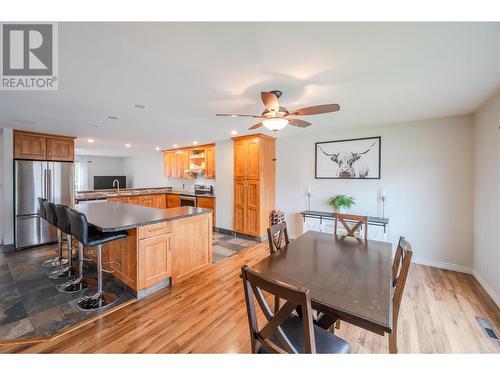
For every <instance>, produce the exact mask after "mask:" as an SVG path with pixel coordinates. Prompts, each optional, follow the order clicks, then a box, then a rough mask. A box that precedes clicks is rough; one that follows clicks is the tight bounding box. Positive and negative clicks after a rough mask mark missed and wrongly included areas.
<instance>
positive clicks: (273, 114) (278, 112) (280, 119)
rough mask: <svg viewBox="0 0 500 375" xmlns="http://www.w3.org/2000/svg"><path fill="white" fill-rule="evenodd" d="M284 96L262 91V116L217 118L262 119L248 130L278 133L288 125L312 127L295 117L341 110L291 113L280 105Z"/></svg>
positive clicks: (327, 108)
mask: <svg viewBox="0 0 500 375" xmlns="http://www.w3.org/2000/svg"><path fill="white" fill-rule="evenodd" d="M282 94H283V93H282V92H281V91H279V90H273V91H269V92H266V91H262V92H261V93H260V96H261V98H262V102H263V103H264V106H265V107H266V109H265V110H264V112H262V114H261V115H238V114H231V113H217V115H216V116H229V117H252V118H261V119H263V120H262V121H261V122H259V123H257V124H255V125H253V126H251V127H250V128H248V130H254V129H257V128H260V127H261V126H264V127H265V128H267V129H269V130H272V131H278V130H281V129H283V128H284V127H285V126H287V125H292V126H297V127H299V128H307V127H308V126H310V125H312V124H311V123H310V122H307V121H304V120H300V119H297V118H294V117H295V116H309V115H319V114H322V113H329V112H337V111H339V110H340V106H339V105H338V104H322V105H315V106H312V107H305V108H301V109H296V110H294V111H289V110H288V109H286V108H285V107H282V106H280V104H279V101H278V99H279V97H280V96H281V95H282Z"/></svg>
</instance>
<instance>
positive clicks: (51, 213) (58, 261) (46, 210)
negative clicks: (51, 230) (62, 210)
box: [38, 198, 68, 268]
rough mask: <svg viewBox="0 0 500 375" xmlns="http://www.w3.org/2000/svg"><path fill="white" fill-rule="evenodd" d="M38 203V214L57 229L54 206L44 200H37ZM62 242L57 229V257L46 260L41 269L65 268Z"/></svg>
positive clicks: (65, 260) (66, 260)
mask: <svg viewBox="0 0 500 375" xmlns="http://www.w3.org/2000/svg"><path fill="white" fill-rule="evenodd" d="M38 203H39V204H41V208H40V214H41V215H44V217H43V218H44V219H45V220H46V221H47V222H48V223H49V224H51V225H53V226H55V227H56V228H57V214H56V205H55V204H54V203H51V202H49V201H48V200H47V199H44V198H38ZM62 242H63V241H62V235H61V230H60V229H59V228H57V257H55V258H54V259H49V260H46V261H45V262H43V263H42V264H41V266H42V267H44V268H49V267H59V266H65V265H66V264H67V263H68V259H64V258H63V256H62V251H63V249H62Z"/></svg>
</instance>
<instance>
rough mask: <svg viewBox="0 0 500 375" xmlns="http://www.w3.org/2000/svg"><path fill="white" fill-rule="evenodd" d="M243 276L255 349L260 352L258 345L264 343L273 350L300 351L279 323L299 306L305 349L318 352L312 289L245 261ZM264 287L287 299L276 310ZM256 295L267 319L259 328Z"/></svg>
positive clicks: (275, 351)
mask: <svg viewBox="0 0 500 375" xmlns="http://www.w3.org/2000/svg"><path fill="white" fill-rule="evenodd" d="M241 277H242V279H243V288H244V291H245V302H246V306H247V313H248V321H249V327H250V337H251V341H252V352H253V353H257V352H258V350H259V348H260V347H261V346H264V347H265V348H266V349H267V350H268V351H269V352H272V353H297V350H296V348H295V347H294V346H293V344H292V343H291V342H290V339H289V338H288V337H287V336H286V334H285V332H284V331H283V329H282V328H281V326H280V325H281V324H282V323H283V322H284V321H285V320H286V319H287V318H288V317H289V316H290V315H291V314H292V312H293V311H294V310H295V309H297V308H300V309H301V310H302V312H303V313H302V320H303V325H304V338H305V350H306V352H307V353H316V344H315V341H314V328H313V322H312V308H311V297H310V296H309V290H308V289H305V288H302V289H299V288H297V287H294V286H292V285H288V284H285V283H282V282H280V281H277V280H270V279H267V278H265V277H263V276H262V275H260V274H258V273H257V272H254V271H252V270H250V268H248V266H246V265H245V266H243V267H242V268H241ZM262 291H265V292H267V293H269V294H271V295H274V296H275V297H279V298H280V299H282V300H284V301H286V302H285V303H284V304H283V305H282V306H281V307H280V308H279V309H278V310H277V311H275V312H273V311H272V310H271V309H270V307H269V304H268V303H267V301H266V300H265V298H264V295H263V293H262ZM254 298H255V299H256V300H257V302H258V304H259V306H260V308H261V309H262V312H263V313H264V316H265V317H266V320H267V323H266V324H265V325H264V327H263V328H262V329H259V326H258V322H257V313H256V311H255V303H254ZM273 336H274V337H276V338H278V340H279V343H280V344H281V345H282V346H280V345H278V344H277V343H276V342H273V341H271V340H270V338H271V337H273Z"/></svg>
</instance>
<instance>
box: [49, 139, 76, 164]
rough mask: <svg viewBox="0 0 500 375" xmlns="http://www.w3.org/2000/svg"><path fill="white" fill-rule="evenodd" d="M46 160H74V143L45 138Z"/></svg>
mask: <svg viewBox="0 0 500 375" xmlns="http://www.w3.org/2000/svg"><path fill="white" fill-rule="evenodd" d="M47 158H48V160H57V161H73V160H75V144H74V141H73V140H72V139H65V138H47Z"/></svg>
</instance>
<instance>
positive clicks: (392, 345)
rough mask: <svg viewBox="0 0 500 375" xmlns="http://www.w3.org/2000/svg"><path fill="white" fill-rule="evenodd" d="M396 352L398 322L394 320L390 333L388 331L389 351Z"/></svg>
mask: <svg viewBox="0 0 500 375" xmlns="http://www.w3.org/2000/svg"><path fill="white" fill-rule="evenodd" d="M397 352H398V323H397V322H395V323H394V324H393V327H392V333H389V353H391V354H397Z"/></svg>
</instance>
